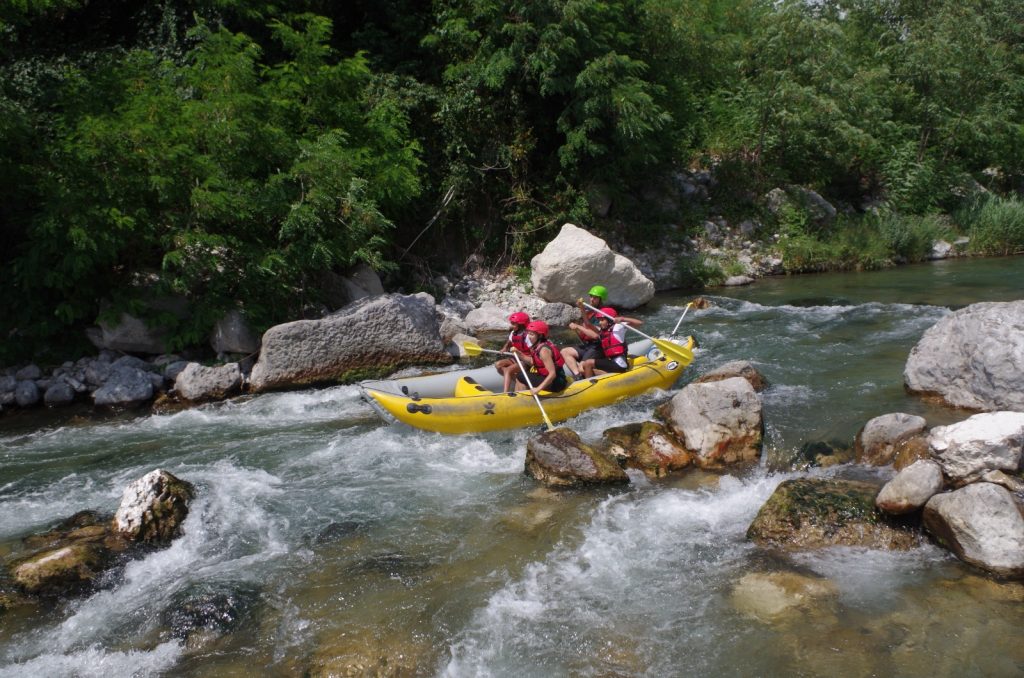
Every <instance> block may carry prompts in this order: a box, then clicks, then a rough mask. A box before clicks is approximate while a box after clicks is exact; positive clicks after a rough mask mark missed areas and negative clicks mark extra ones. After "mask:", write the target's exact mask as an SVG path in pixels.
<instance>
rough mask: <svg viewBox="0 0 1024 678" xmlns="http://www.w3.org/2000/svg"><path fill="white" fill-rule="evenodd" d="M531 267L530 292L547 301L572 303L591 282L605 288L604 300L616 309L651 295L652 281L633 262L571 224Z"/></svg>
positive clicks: (583, 294) (563, 228)
mask: <svg viewBox="0 0 1024 678" xmlns="http://www.w3.org/2000/svg"><path fill="white" fill-rule="evenodd" d="M530 266H531V268H532V273H531V275H530V282H531V283H532V284H533V291H534V293H535V294H537V295H539V296H540V297H541V298H543V299H544V300H546V301H560V302H562V303H566V304H573V303H575V302H576V300H577V299H579V298H581V297H582V298H586V294H587V290H589V289H590V288H591V287H592V286H593V285H604V286H605V287H607V288H608V299H605V301H606V302H607V303H608V304H610V305H612V306H615V307H616V308H624V309H628V308H636V307H637V306H641V305H643V304H645V303H647V302H648V301H650V299H651V297H653V296H654V283H653V282H652V281H651V280H650V279H649V278H647V277H646V276H645V275H644V274H643V273H641V272H640V269H639V268H637V267H636V265H635V264H634V263H633V262H632V261H630V260H629V259H627V258H626V257H624V256H622V255H621V254H616V253H615V252H613V251H612V250H611V248H610V247H608V243H606V242H605V241H604V240H602V239H601V238H598V237H597V236H595V235H592V234H590V233H589V232H587V231H585V230H584V229H582V228H580V227H578V226H574V225H573V224H565V225H564V226H562V230H561V231H560V232H559V234H558V236H556V237H555V239H554V240H552V241H551V242H549V243H548V244H547V247H545V248H544V251H542V252H541V253H540V254H538V255H537V256H535V257H534V258H533V260H532V261H531V262H530Z"/></svg>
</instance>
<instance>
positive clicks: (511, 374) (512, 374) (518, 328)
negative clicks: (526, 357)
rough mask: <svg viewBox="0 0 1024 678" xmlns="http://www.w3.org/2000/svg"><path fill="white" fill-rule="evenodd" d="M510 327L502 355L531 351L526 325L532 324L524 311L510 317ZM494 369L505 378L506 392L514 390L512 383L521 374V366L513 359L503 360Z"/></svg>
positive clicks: (502, 348) (495, 364)
mask: <svg viewBox="0 0 1024 678" xmlns="http://www.w3.org/2000/svg"><path fill="white" fill-rule="evenodd" d="M508 322H509V325H511V329H510V331H509V333H508V339H506V340H505V345H504V346H502V347H501V351H502V353H508V352H509V351H511V350H512V349H513V348H516V349H519V350H520V351H522V352H523V353H526V352H528V351H529V350H530V342H529V339H527V337H526V325H527V324H528V323H529V322H530V316H529V315H527V314H526V313H524V312H522V311H516V312H515V313H513V314H512V315H510V316H509V317H508ZM494 367H495V368H496V369H497V370H498V374H500V375H502V376H503V377H504V378H505V388H504V389H503V390H504V391H506V392H508V391H510V390H512V381H513V380H514V379H515V378H516V374H517V373H518V372H519V365H518V364H517V363H516V361H515V360H514V359H513V358H502V359H501V360H499V361H498V362H496V363H494Z"/></svg>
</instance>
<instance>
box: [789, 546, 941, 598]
mask: <svg viewBox="0 0 1024 678" xmlns="http://www.w3.org/2000/svg"><path fill="white" fill-rule="evenodd" d="M792 557H793V560H794V561H796V562H798V563H800V564H802V565H804V566H805V567H807V568H809V569H811V570H813V571H814V572H817V573H818V574H820V575H821V576H823V577H826V578H828V579H830V580H832V581H833V582H834V583H835V584H836V586H837V587H838V588H839V593H840V598H841V600H842V601H843V602H844V603H845V604H846V605H848V606H850V607H854V608H867V609H870V608H874V607H878V608H886V607H888V606H889V605H890V604H891V602H892V599H893V598H894V597H898V596H899V595H900V591H901V589H903V588H905V587H906V586H909V585H914V584H920V583H922V580H923V579H924V578H926V577H928V576H929V574H933V573H935V572H936V571H937V570H938V568H937V567H936V566H937V565H939V564H940V563H943V562H949V561H951V560H952V559H953V557H952V556H951V555H950V553H949V552H948V551H944V550H942V549H940V548H938V547H936V546H932V545H925V546H921V547H919V548H916V549H911V550H909V551H882V550H878V549H869V548H859V547H848V546H836V547H832V548H826V549H818V550H815V551H808V552H804V553H795V554H793V556H792Z"/></svg>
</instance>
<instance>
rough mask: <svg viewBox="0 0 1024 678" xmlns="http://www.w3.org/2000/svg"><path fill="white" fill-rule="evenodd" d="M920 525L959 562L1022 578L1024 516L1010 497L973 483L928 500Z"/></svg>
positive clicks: (986, 485)
mask: <svg viewBox="0 0 1024 678" xmlns="http://www.w3.org/2000/svg"><path fill="white" fill-rule="evenodd" d="M924 526H925V529H927V530H928V532H930V533H931V534H932V536H934V537H935V538H936V539H937V540H938V541H939V542H940V543H941V544H942V545H943V546H946V547H947V548H948V549H950V550H951V551H953V553H955V554H956V555H957V557H959V558H960V559H961V560H964V561H966V562H968V563H971V564H972V565H976V566H978V567H980V568H983V569H985V570H988V571H989V572H992V573H994V574H998V575H1001V576H1009V577H1021V576H1024V517H1022V516H1021V509H1020V506H1018V504H1017V502H1016V501H1014V499H1013V495H1012V494H1010V493H1009V492H1007V491H1006V490H1005V489H1003V488H1002V487H999V486H998V485H993V484H992V483H985V482H981V483H974V484H972V485H968V486H967V487H963V488H961V489H959V490H956V491H955V492H944V493H942V494H937V495H935V496H934V497H932V498H931V499H930V500H929V501H928V503H927V504H926V505H925V507H924Z"/></svg>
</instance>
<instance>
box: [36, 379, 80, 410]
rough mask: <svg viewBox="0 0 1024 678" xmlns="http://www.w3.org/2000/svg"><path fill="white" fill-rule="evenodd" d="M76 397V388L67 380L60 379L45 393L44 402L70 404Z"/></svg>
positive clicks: (48, 403)
mask: <svg viewBox="0 0 1024 678" xmlns="http://www.w3.org/2000/svg"><path fill="white" fill-rule="evenodd" d="M74 399H75V389H73V388H72V387H71V384H69V383H67V382H66V381H62V380H58V381H56V382H54V383H53V384H52V385H51V386H50V388H48V389H46V393H44V394H43V402H45V403H46V404H47V405H68V404H70V403H71V402H72V401H74Z"/></svg>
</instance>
